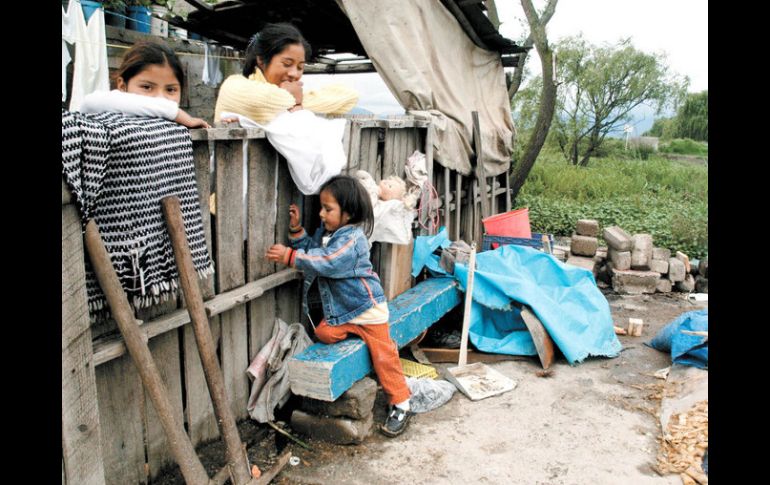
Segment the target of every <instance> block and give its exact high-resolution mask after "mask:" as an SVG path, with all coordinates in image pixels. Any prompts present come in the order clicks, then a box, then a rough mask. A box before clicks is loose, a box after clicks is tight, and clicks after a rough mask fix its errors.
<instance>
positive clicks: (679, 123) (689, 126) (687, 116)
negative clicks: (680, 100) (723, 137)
mask: <svg viewBox="0 0 770 485" xmlns="http://www.w3.org/2000/svg"><path fill="white" fill-rule="evenodd" d="M673 124H674V127H673V131H674V137H675V138H691V139H693V140H699V141H707V140H708V138H709V92H708V90H706V91H701V92H700V93H689V94H688V95H687V99H685V101H684V104H682V106H681V107H680V108H679V111H677V113H676V116H675V117H674V121H673Z"/></svg>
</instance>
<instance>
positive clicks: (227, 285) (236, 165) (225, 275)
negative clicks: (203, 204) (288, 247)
mask: <svg viewBox="0 0 770 485" xmlns="http://www.w3.org/2000/svg"><path fill="white" fill-rule="evenodd" d="M243 143H244V142H243V139H240V140H233V141H230V140H226V141H217V145H216V158H217V159H216V167H217V168H216V171H217V189H216V192H217V220H216V236H217V244H216V248H217V251H216V277H217V283H218V291H219V292H220V293H222V292H224V291H227V290H231V289H233V288H236V287H238V286H241V285H243V284H244V283H245V281H246V271H245V268H244V241H243ZM219 318H220V322H221V325H222V330H221V345H222V347H221V359H222V372H223V373H224V376H225V387H226V388H227V394H228V396H229V398H230V405H231V406H232V409H233V413H234V414H235V416H236V419H242V418H245V417H247V415H248V414H247V412H246V402H247V401H248V398H249V382H248V378H247V376H246V373H245V372H244V370H245V369H246V367H248V365H249V352H248V339H247V337H246V336H247V335H248V328H247V324H246V308H245V307H244V306H243V305H239V306H237V307H235V308H233V309H232V310H230V311H228V312H225V313H223V314H221V315H220V317H219Z"/></svg>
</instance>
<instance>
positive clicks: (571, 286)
mask: <svg viewBox="0 0 770 485" xmlns="http://www.w3.org/2000/svg"><path fill="white" fill-rule="evenodd" d="M444 233H445V231H444ZM439 236H442V233H439V234H438V235H436V236H432V239H431V240H430V241H427V239H428V238H423V237H418V238H417V239H416V240H415V254H417V248H418V247H420V246H426V247H427V246H428V243H430V246H432V247H434V248H436V247H446V246H443V245H442V244H441V242H440V241H439ZM442 237H443V239H446V236H445V235H444V236H442ZM446 241H447V242H448V239H446ZM422 251H423V252H422V254H427V255H428V256H427V257H425V258H424V259H423V261H422V264H424V265H427V263H428V262H429V260H434V261H433V263H435V264H436V265H437V264H438V257H437V256H435V255H432V254H431V253H432V250H430V251H427V250H426V249H423V250H422ZM429 267H430V266H429ZM476 268H477V269H476V272H475V273H474V284H473V300H474V303H473V306H472V309H471V323H470V340H471V342H473V344H474V345H475V346H476V348H478V349H479V350H481V351H484V352H494V353H502V354H508V355H536V353H537V352H536V349H535V347H534V343H533V341H532V337H531V336H530V334H529V332H528V331H527V330H526V327H525V326H524V322H523V320H522V319H521V316H520V314H519V310H518V309H517V308H516V306H515V305H514V304H513V303H514V302H517V303H522V304H525V305H527V306H529V307H530V308H532V311H533V312H534V313H535V314H536V315H537V317H538V318H539V319H540V321H541V322H542V323H543V326H544V327H545V328H546V330H547V331H548V333H549V334H550V336H551V338H552V339H553V341H554V344H555V345H556V346H557V347H558V348H559V349H560V350H561V352H562V353H563V354H564V356H565V357H566V359H567V361H568V362H569V363H570V364H575V363H578V362H580V361H582V360H583V359H585V358H586V357H588V356H589V355H591V356H605V357H615V356H617V355H618V354H619V352H620V350H621V348H622V346H621V344H620V341H619V340H618V338H617V337H616V336H615V330H614V328H613V323H612V316H611V315H610V307H609V304H608V303H607V300H606V299H605V298H604V295H602V293H601V291H599V289H598V288H597V287H596V282H595V280H594V277H593V274H592V273H591V272H590V271H588V270H585V269H582V268H577V267H574V266H569V265H565V264H564V263H562V262H560V261H559V260H557V259H556V258H554V257H553V256H551V255H548V254H546V253H543V252H540V251H537V250H535V249H532V248H529V247H524V246H516V245H507V246H501V247H499V248H498V249H496V250H494V251H484V252H481V253H478V254H477V256H476ZM413 269H415V267H414V266H413ZM420 269H421V267H417V268H416V271H417V272H418V273H419V270H420ZM454 276H455V278H456V279H457V280H458V282H459V284H460V286H461V287H462V288H463V289H464V288H465V283H466V280H467V277H468V269H467V267H466V266H465V265H463V264H459V263H458V264H456V265H455V275H454Z"/></svg>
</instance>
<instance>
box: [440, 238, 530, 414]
mask: <svg viewBox="0 0 770 485" xmlns="http://www.w3.org/2000/svg"><path fill="white" fill-rule="evenodd" d="M475 269H476V243H473V244H471V255H470V259H469V261H468V281H467V284H466V285H465V310H464V311H463V330H462V337H461V340H460V358H459V361H458V363H457V367H449V368H447V370H446V374H445V377H446V379H447V380H448V381H449V382H451V383H452V384H454V385H455V387H457V389H459V390H460V392H462V393H463V394H465V395H466V396H468V399H470V400H471V401H478V400H479V399H484V398H487V397H491V396H496V395H498V394H502V393H504V392H507V391H510V390H512V389H513V388H515V387H516V382H515V381H513V380H511V379H509V378H507V377H505V376H504V375H502V374H501V373H499V372H497V371H496V370H494V369H492V368H491V367H489V366H487V365H486V364H483V363H481V362H476V363H474V364H468V332H469V328H468V327H469V325H470V316H471V301H472V300H473V273H474V271H475Z"/></svg>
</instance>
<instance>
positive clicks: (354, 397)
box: [300, 377, 377, 419]
mask: <svg viewBox="0 0 770 485" xmlns="http://www.w3.org/2000/svg"><path fill="white" fill-rule="evenodd" d="M376 397H377V383H376V382H375V381H374V379H372V378H371V377H364V378H363V379H361V380H360V381H358V382H356V383H355V384H353V387H351V388H350V389H348V390H347V391H345V392H344V393H343V394H342V395H341V396H340V397H338V398H337V400H335V401H332V402H328V401H321V400H319V399H313V398H309V397H304V398H303V399H302V404H301V406H300V407H301V408H302V409H303V410H304V411H307V412H309V413H312V414H317V415H324V416H335V417H342V416H345V417H349V418H353V419H364V418H367V417H369V416H370V415H371V414H372V410H373V409H374V400H375V398H376Z"/></svg>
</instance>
